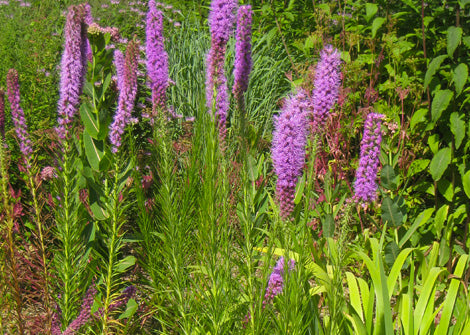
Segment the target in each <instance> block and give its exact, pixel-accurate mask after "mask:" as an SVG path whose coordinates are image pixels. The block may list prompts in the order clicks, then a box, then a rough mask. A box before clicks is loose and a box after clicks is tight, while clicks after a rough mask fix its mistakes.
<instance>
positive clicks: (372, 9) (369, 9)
mask: <svg viewBox="0 0 470 335" xmlns="http://www.w3.org/2000/svg"><path fill="white" fill-rule="evenodd" d="M378 9H379V7H378V6H377V5H376V4H375V3H366V21H367V22H369V21H370V20H371V19H372V18H373V17H374V15H375V14H376V13H377V10H378Z"/></svg>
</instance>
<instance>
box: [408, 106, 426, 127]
mask: <svg viewBox="0 0 470 335" xmlns="http://www.w3.org/2000/svg"><path fill="white" fill-rule="evenodd" d="M427 115H428V109H427V108H420V109H418V110H417V111H416V112H414V113H413V116H412V117H411V120H410V127H411V129H413V130H414V129H415V128H416V125H418V124H420V123H423V122H426V121H427V120H428V117H427Z"/></svg>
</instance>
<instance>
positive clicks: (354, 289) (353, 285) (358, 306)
mask: <svg viewBox="0 0 470 335" xmlns="http://www.w3.org/2000/svg"><path fill="white" fill-rule="evenodd" d="M346 281H347V283H348V288H349V300H350V302H351V306H352V307H353V308H354V310H355V311H356V313H357V315H359V317H360V318H361V321H362V322H364V314H363V313H362V305H363V303H362V301H361V295H360V294H359V287H358V286H357V281H356V277H355V276H354V275H353V274H352V273H351V272H346Z"/></svg>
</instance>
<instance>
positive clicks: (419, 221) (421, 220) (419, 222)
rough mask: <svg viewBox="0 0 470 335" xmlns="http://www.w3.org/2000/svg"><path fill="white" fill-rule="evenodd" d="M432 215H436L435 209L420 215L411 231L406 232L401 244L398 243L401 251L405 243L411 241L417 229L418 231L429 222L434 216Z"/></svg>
mask: <svg viewBox="0 0 470 335" xmlns="http://www.w3.org/2000/svg"><path fill="white" fill-rule="evenodd" d="M432 213H434V208H428V209H425V210H424V211H422V212H421V213H420V214H419V215H418V217H417V218H416V220H415V222H414V223H413V224H412V225H411V227H410V229H408V230H407V231H406V234H405V235H404V236H403V237H402V238H401V240H400V242H399V243H398V246H399V247H400V249H401V248H403V246H404V245H405V243H406V242H407V241H408V240H409V239H410V237H411V235H413V234H414V232H415V231H416V229H418V228H419V226H421V225H422V224H425V223H426V222H427V221H428V220H429V218H430V217H431V216H432Z"/></svg>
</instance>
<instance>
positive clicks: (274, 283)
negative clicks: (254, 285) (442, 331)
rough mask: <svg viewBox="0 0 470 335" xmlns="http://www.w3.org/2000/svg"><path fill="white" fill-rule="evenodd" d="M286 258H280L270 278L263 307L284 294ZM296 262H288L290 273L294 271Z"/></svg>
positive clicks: (291, 260)
mask: <svg viewBox="0 0 470 335" xmlns="http://www.w3.org/2000/svg"><path fill="white" fill-rule="evenodd" d="M284 263H285V261H284V257H281V258H279V260H278V261H277V263H276V266H275V267H274V269H273V271H272V272H271V275H270V276H269V281H268V287H267V288H266V293H265V295H264V300H263V306H266V304H267V303H270V302H272V301H273V300H274V297H276V296H277V295H279V294H280V293H282V290H283V288H284ZM294 267H295V261H294V260H293V259H290V260H289V262H288V271H289V272H291V271H292V270H294Z"/></svg>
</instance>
